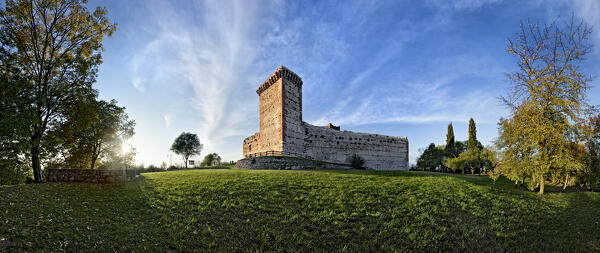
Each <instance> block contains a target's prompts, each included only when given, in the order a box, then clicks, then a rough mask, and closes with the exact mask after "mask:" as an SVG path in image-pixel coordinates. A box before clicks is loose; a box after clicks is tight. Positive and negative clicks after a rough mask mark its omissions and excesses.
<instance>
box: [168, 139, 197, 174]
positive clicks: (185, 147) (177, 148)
mask: <svg viewBox="0 0 600 253" xmlns="http://www.w3.org/2000/svg"><path fill="white" fill-rule="evenodd" d="M202 147H203V145H202V144H201V143H200V139H199V138H198V135H196V134H193V133H186V132H183V133H181V134H180V135H179V136H177V138H175V141H174V142H173V145H171V151H173V152H174V153H175V154H178V155H181V157H182V158H183V162H184V163H185V167H186V168H187V167H188V161H189V158H190V157H191V156H195V155H200V152H201V151H202Z"/></svg>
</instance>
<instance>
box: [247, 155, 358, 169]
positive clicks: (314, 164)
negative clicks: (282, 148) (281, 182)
mask: <svg viewBox="0 0 600 253" xmlns="http://www.w3.org/2000/svg"><path fill="white" fill-rule="evenodd" d="M235 168H238V169H251V170H299V169H309V170H310V169H350V166H347V165H343V164H333V163H326V162H319V161H311V160H308V159H303V158H296V157H288V156H261V157H253V158H244V159H241V160H239V161H237V163H236V164H235Z"/></svg>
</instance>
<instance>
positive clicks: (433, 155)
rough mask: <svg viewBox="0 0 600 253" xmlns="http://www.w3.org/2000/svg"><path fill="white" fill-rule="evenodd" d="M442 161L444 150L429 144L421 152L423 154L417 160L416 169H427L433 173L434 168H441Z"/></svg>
mask: <svg viewBox="0 0 600 253" xmlns="http://www.w3.org/2000/svg"><path fill="white" fill-rule="evenodd" d="M443 161H444V149H443V148H441V147H436V146H435V144H433V143H431V144H429V146H428V147H427V149H425V150H424V151H423V154H421V156H420V157H419V158H418V159H417V167H418V168H420V169H428V170H430V171H435V169H436V168H441V167H442V166H443V164H442V162H443Z"/></svg>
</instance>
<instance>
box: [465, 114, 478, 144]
mask: <svg viewBox="0 0 600 253" xmlns="http://www.w3.org/2000/svg"><path fill="white" fill-rule="evenodd" d="M477 149H479V147H477V130H476V129H475V121H474V120H473V118H471V119H470V120H469V140H468V141H467V151H477Z"/></svg>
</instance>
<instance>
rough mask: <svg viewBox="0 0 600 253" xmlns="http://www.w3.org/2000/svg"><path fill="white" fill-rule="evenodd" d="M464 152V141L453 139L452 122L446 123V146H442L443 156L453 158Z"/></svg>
mask: <svg viewBox="0 0 600 253" xmlns="http://www.w3.org/2000/svg"><path fill="white" fill-rule="evenodd" d="M462 152H464V143H462V142H460V141H458V142H456V141H455V140H454V128H453V127H452V123H450V124H448V133H447V134H446V147H445V148H444V157H446V158H454V157H457V156H458V155H460V153H462Z"/></svg>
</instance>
